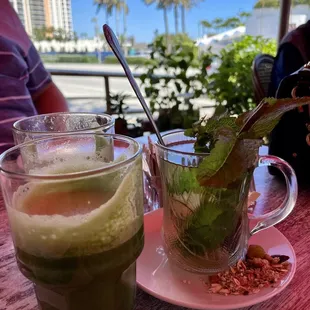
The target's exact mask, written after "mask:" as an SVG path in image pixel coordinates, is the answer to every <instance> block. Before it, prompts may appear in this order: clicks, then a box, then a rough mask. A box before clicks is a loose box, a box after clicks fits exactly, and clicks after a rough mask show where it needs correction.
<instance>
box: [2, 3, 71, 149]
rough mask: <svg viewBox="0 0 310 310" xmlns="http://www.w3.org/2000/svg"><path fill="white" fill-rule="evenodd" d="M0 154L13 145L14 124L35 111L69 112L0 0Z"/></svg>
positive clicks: (9, 9) (11, 12)
mask: <svg viewBox="0 0 310 310" xmlns="http://www.w3.org/2000/svg"><path fill="white" fill-rule="evenodd" d="M0 1H1V9H0V154H1V153H2V152H3V151H4V150H6V149H8V148H9V147H11V146H12V145H14V141H13V134H12V125H13V123H14V122H15V121H16V120H18V119H21V118H24V117H28V116H33V115H36V114H44V113H52V112H65V111H68V105H67V102H66V100H65V98H64V96H63V95H62V93H61V92H60V91H59V89H58V88H57V86H56V85H55V84H54V83H53V81H52V80H51V77H50V75H49V73H48V72H47V71H46V69H45V68H44V65H43V63H42V61H41V59H40V56H39V54H38V52H37V50H36V48H35V47H34V45H33V44H32V42H31V40H30V39H29V37H28V35H27V33H26V32H25V30H24V27H23V25H22V23H21V21H20V20H19V18H18V16H17V14H16V12H15V10H14V9H13V8H12V6H11V4H10V3H9V1H8V0H0Z"/></svg>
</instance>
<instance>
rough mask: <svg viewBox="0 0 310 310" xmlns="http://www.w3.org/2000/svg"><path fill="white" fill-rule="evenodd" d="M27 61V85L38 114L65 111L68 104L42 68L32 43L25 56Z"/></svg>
mask: <svg viewBox="0 0 310 310" xmlns="http://www.w3.org/2000/svg"><path fill="white" fill-rule="evenodd" d="M26 62H27V63H28V72H29V73H28V76H27V79H28V81H27V87H28V89H29V92H30V94H31V97H32V100H33V103H34V105H35V108H36V110H37V112H38V113H39V114H46V113H53V112H67V111H68V104H67V101H66V99H65V97H64V96H63V94H62V93H61V91H60V90H59V89H58V87H57V86H56V85H55V84H54V82H53V81H52V79H51V77H50V74H49V73H48V72H47V70H46V69H45V68H44V65H43V63H42V61H41V58H40V56H39V54H38V52H37V50H36V49H35V47H34V46H33V45H32V46H31V47H30V49H29V53H28V56H27V58H26Z"/></svg>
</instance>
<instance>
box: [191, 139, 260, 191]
mask: <svg viewBox="0 0 310 310" xmlns="http://www.w3.org/2000/svg"><path fill="white" fill-rule="evenodd" d="M261 145H262V141H261V140H250V139H247V140H239V139H238V140H232V139H231V140H230V141H229V140H228V141H227V137H226V138H225V139H221V140H219V141H218V142H217V143H216V145H215V147H214V149H213V150H212V151H211V154H210V156H207V157H205V158H204V160H203V161H202V162H201V164H200V165H199V167H198V174H197V179H198V181H199V183H200V185H202V186H211V187H227V186H228V185H229V184H231V183H232V182H234V181H236V180H237V179H239V178H240V177H242V176H243V175H244V173H245V172H246V171H247V170H248V169H253V168H254V166H255V163H256V159H257V157H258V149H259V147H260V146H261Z"/></svg>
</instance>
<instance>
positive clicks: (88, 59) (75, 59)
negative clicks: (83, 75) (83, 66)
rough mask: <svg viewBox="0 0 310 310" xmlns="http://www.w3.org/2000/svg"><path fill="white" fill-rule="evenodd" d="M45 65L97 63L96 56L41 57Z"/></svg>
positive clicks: (59, 55) (66, 55) (58, 55)
mask: <svg viewBox="0 0 310 310" xmlns="http://www.w3.org/2000/svg"><path fill="white" fill-rule="evenodd" d="M41 58H42V60H43V61H44V62H46V63H98V59H97V57H96V56H89V55H80V54H57V55H46V54H45V55H41Z"/></svg>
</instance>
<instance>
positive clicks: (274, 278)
mask: <svg viewBox="0 0 310 310" xmlns="http://www.w3.org/2000/svg"><path fill="white" fill-rule="evenodd" d="M288 259H289V257H287V256H284V255H278V256H270V255H268V254H265V255H264V257H263V258H261V257H253V255H252V256H251V258H249V257H248V256H247V257H246V259H245V260H244V261H242V260H239V261H238V263H237V264H236V265H235V266H234V267H230V269H229V270H227V271H224V272H221V273H218V274H217V275H213V276H210V277H209V282H208V283H205V284H206V285H207V286H208V291H209V292H210V293H214V294H221V295H225V296H227V295H250V294H257V293H258V292H260V291H261V289H263V288H267V287H274V286H275V285H276V284H277V283H278V282H279V281H280V280H281V279H282V278H283V277H284V276H285V275H286V274H287V273H288V271H289V269H290V265H291V264H290V263H289V262H288V261H287V260H288Z"/></svg>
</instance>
